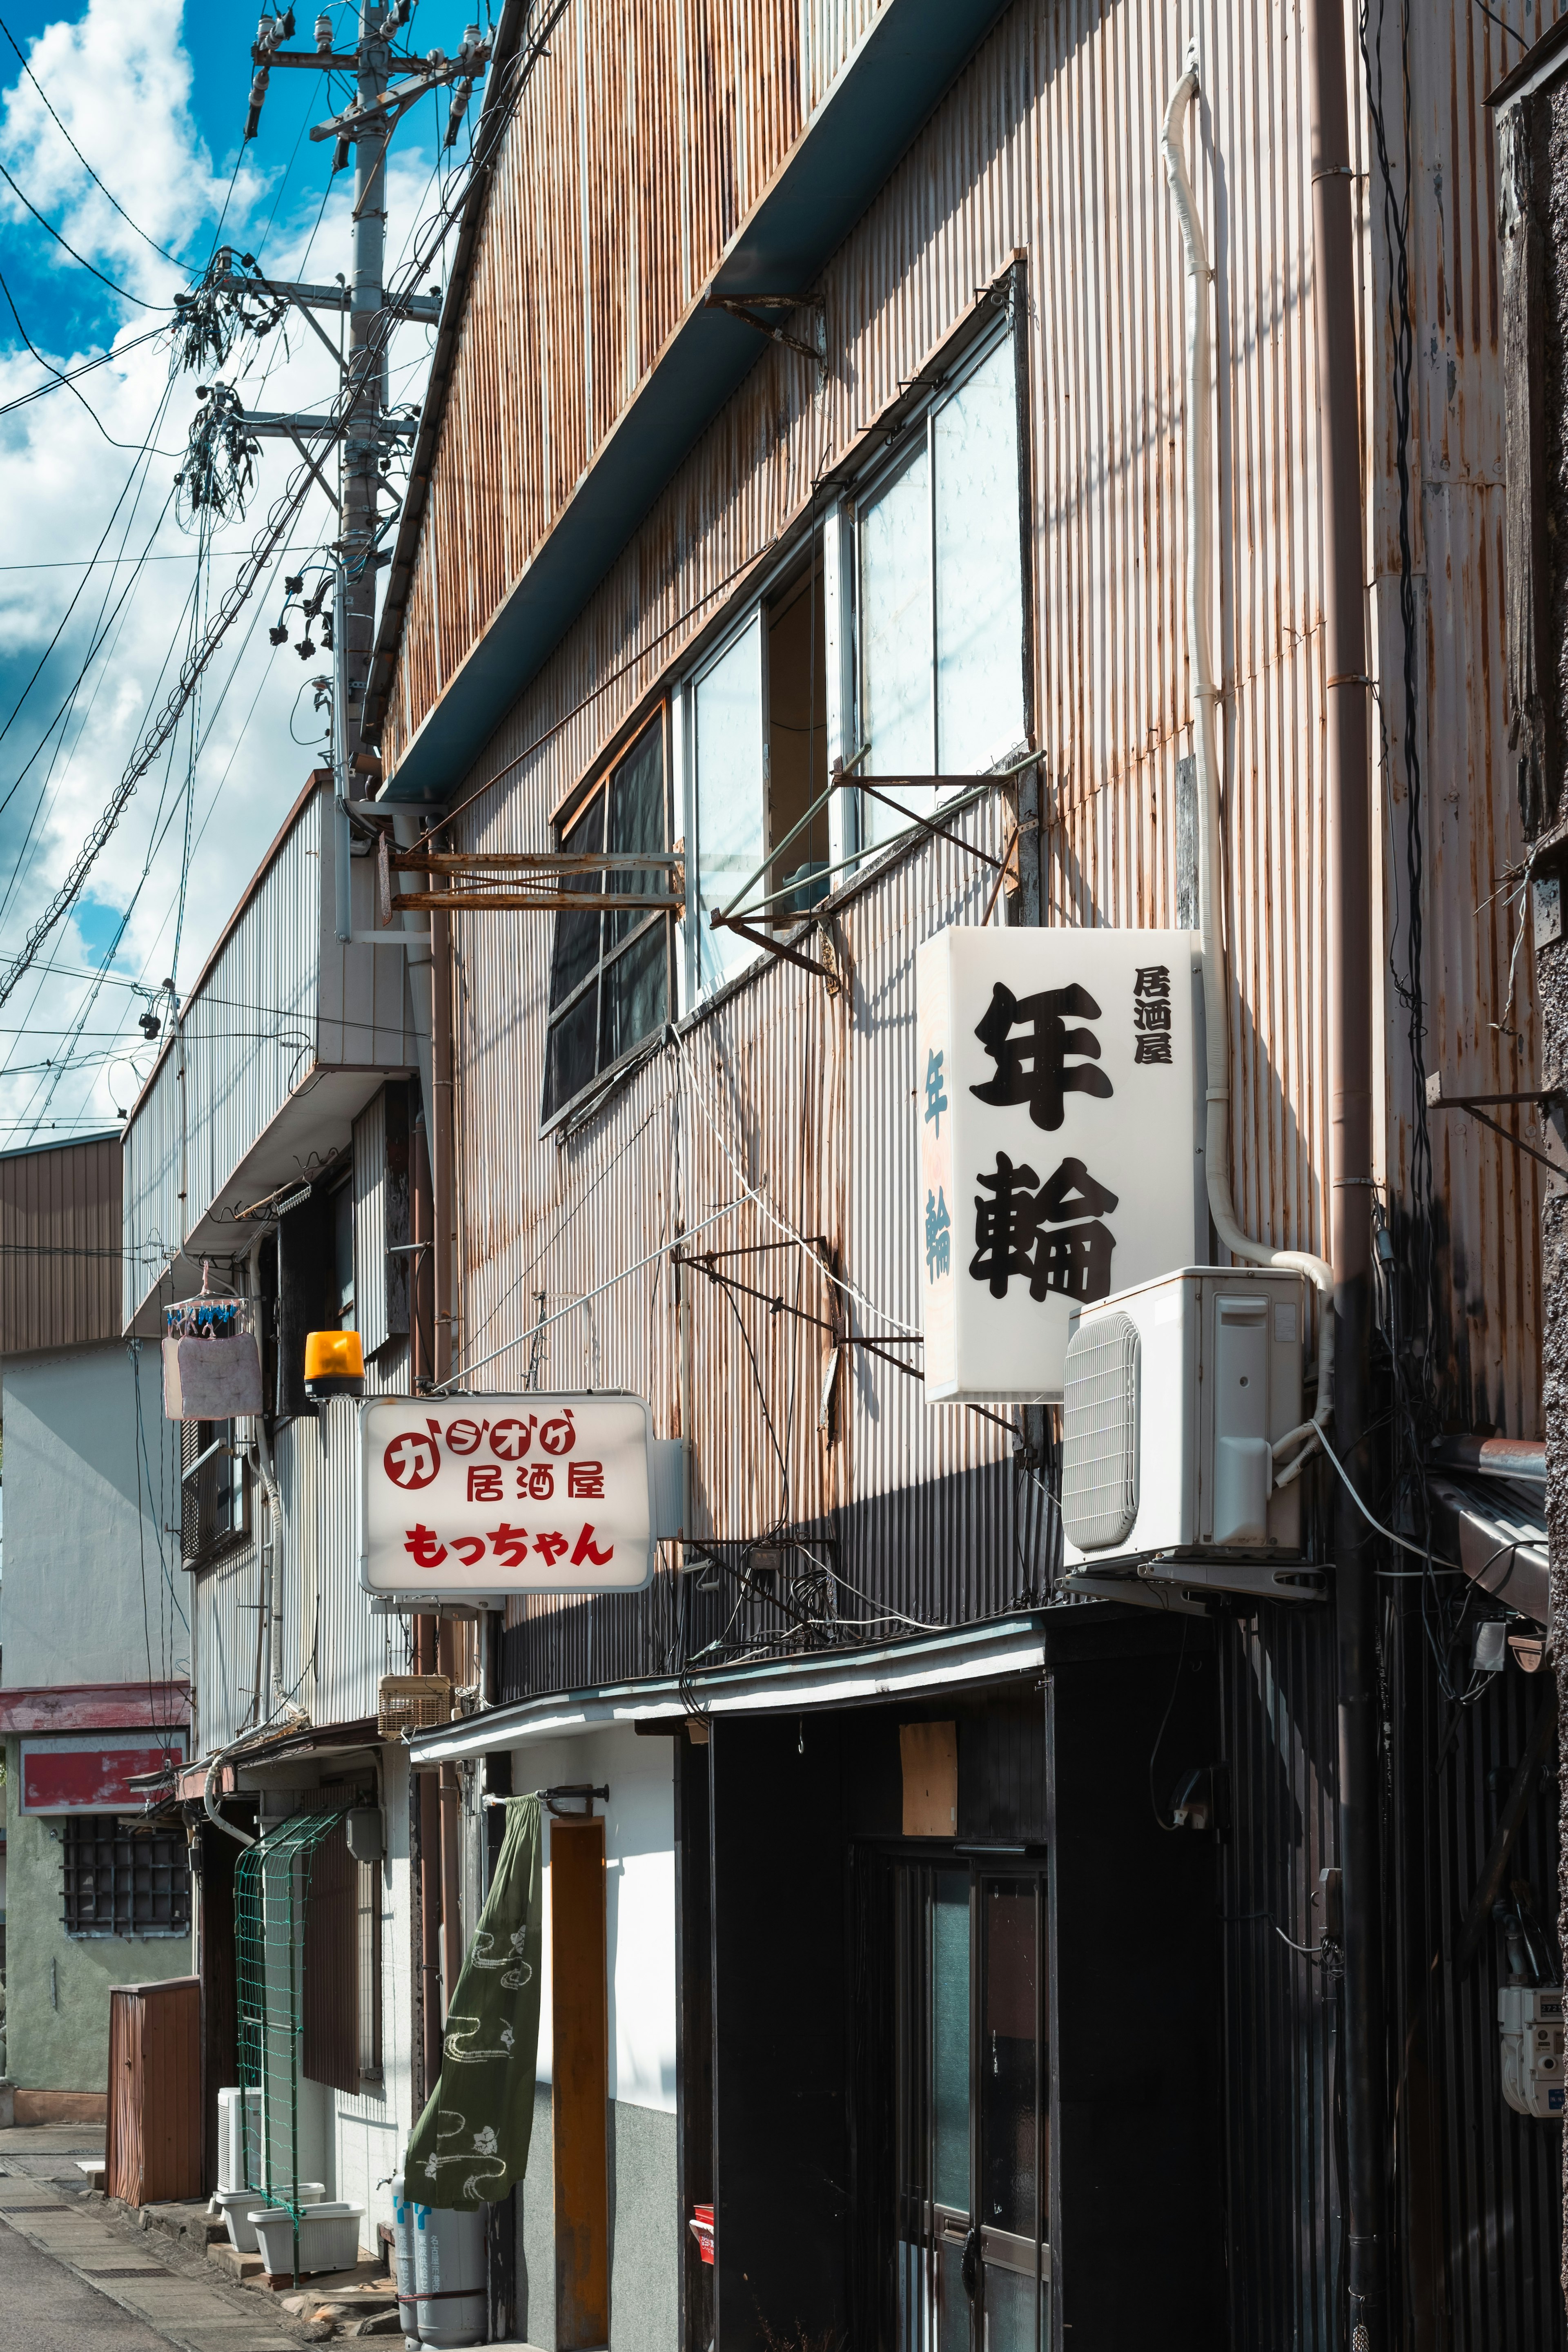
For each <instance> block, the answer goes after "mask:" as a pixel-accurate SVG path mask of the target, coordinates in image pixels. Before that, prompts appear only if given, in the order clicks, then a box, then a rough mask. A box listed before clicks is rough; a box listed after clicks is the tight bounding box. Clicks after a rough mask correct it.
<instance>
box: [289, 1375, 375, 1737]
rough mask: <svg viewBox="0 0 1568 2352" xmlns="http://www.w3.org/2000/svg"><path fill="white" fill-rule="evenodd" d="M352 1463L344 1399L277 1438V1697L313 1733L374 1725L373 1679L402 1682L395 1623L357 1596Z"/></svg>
mask: <svg viewBox="0 0 1568 2352" xmlns="http://www.w3.org/2000/svg"><path fill="white" fill-rule="evenodd" d="M355 1460H356V1452H355V1414H354V1406H353V1403H352V1401H351V1400H350V1399H349V1398H347V1397H339V1398H337V1399H335V1400H334V1401H333V1402H331V1403H329V1404H325V1405H323V1406H322V1407H321V1410H320V1418H319V1420H317V1421H303V1420H302V1421H291V1422H289V1423H287V1426H286V1427H285V1428H283V1429H281V1430H280V1431H279V1432H278V1436H277V1491H278V1496H279V1498H280V1500H281V1502H282V1505H283V1595H284V1600H283V1636H284V1643H283V1659H282V1666H281V1672H282V1680H283V1688H284V1691H285V1693H286V1695H287V1696H288V1697H289V1698H291V1699H293V1700H294V1701H295V1702H296V1704H297V1705H298V1706H302V1707H304V1708H305V1710H306V1712H307V1714H308V1716H309V1717H310V1720H311V1722H312V1723H318V1724H327V1723H356V1722H358V1721H360V1719H361V1717H365V1716H373V1715H374V1713H375V1711H376V1698H377V1692H378V1688H379V1685H380V1682H381V1677H382V1675H384V1674H396V1673H401V1672H402V1670H403V1659H404V1657H405V1654H406V1651H407V1635H406V1633H405V1632H404V1630H403V1624H402V1621H401V1620H400V1619H397V1618H392V1617H372V1616H371V1612H370V1604H369V1601H367V1600H366V1597H365V1595H364V1594H363V1593H362V1592H361V1590H360V1581H359V1576H360V1563H359V1553H358V1549H357V1547H356V1539H355V1533H354V1515H355V1497H356V1494H357V1488H358V1481H357V1476H356V1471H355Z"/></svg>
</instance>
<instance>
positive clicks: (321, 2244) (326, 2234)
mask: <svg viewBox="0 0 1568 2352" xmlns="http://www.w3.org/2000/svg"><path fill="white" fill-rule="evenodd" d="M364 2218H365V2209H364V2207H363V2206H362V2205H339V2204H335V2203H332V2204H322V2205H306V2206H305V2207H304V2208H303V2210H301V2212H300V2216H299V2264H298V2269H299V2276H300V2277H301V2278H303V2277H304V2276H305V2273H307V2271H351V2270H352V2269H353V2267H354V2264H355V2263H357V2262H358V2261H359V2259H360V2223H361V2221H363V2220H364ZM250 2222H251V2227H252V2228H253V2229H254V2230H255V2231H256V2239H257V2242H258V2243H259V2245H260V2248H261V2259H262V2261H263V2262H264V2263H266V2264H267V2271H268V2273H270V2275H271V2276H272V2277H274V2278H277V2277H278V2276H279V2275H280V2274H282V2275H284V2276H289V2275H292V2273H293V2271H294V2268H295V2262H294V2220H293V2216H292V2215H291V2214H290V2213H289V2212H288V2211H287V2209H285V2208H280V2207H278V2206H276V2205H264V2206H262V2207H260V2208H259V2209H257V2208H255V2207H253V2208H252V2210H251V2214H250ZM467 2340H469V2339H467V2338H465V2341H467Z"/></svg>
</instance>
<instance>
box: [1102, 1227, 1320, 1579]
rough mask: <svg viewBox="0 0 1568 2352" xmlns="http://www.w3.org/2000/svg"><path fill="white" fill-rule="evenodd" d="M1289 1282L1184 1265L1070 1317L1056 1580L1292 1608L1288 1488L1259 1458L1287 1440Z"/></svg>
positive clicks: (1258, 1273)
mask: <svg viewBox="0 0 1568 2352" xmlns="http://www.w3.org/2000/svg"><path fill="white" fill-rule="evenodd" d="M1304 1309H1305V1300H1304V1297H1303V1285H1302V1279H1301V1276H1300V1275H1299V1274H1296V1273H1294V1272H1292V1271H1291V1270H1289V1269H1287V1268H1275V1267H1260V1266H1232V1267H1219V1266H1207V1265H1189V1266H1183V1267H1181V1268H1179V1269H1178V1270H1177V1271H1176V1272H1175V1273H1173V1274H1167V1275H1164V1276H1160V1277H1159V1278H1158V1279H1156V1280H1155V1281H1152V1282H1146V1283H1141V1284H1139V1286H1137V1287H1136V1288H1135V1289H1132V1290H1124V1291H1121V1292H1119V1293H1118V1294H1117V1295H1115V1296H1114V1297H1110V1298H1103V1299H1099V1300H1097V1301H1096V1302H1095V1304H1094V1305H1093V1306H1092V1307H1083V1308H1082V1309H1081V1310H1080V1311H1079V1313H1078V1314H1077V1315H1076V1316H1075V1317H1074V1318H1073V1322H1072V1328H1071V1334H1070V1337H1069V1339H1068V1344H1067V1355H1066V1362H1065V1368H1064V1384H1063V1400H1062V1456H1061V1523H1062V1532H1063V1537H1064V1539H1065V1540H1064V1565H1065V1567H1066V1568H1067V1570H1070V1571H1072V1572H1073V1574H1072V1586H1073V1587H1075V1588H1076V1589H1077V1590H1079V1591H1085V1590H1088V1591H1109V1590H1111V1589H1112V1586H1113V1582H1114V1581H1115V1580H1126V1579H1129V1578H1136V1579H1137V1580H1140V1581H1141V1582H1144V1583H1149V1582H1154V1583H1160V1584H1164V1585H1166V1586H1171V1585H1176V1586H1184V1587H1186V1588H1189V1589H1191V1590H1193V1591H1197V1592H1202V1591H1205V1590H1210V1591H1241V1592H1254V1593H1260V1594H1266V1595H1271V1596H1274V1597H1277V1598H1279V1599H1281V1600H1296V1601H1306V1600H1311V1599H1312V1598H1313V1597H1314V1595H1315V1593H1316V1592H1317V1591H1319V1590H1320V1589H1321V1587H1322V1576H1321V1574H1320V1573H1319V1572H1318V1571H1317V1570H1312V1569H1304V1568H1302V1567H1301V1566H1300V1565H1298V1563H1299V1562H1300V1561H1301V1486H1300V1485H1299V1483H1292V1484H1291V1485H1290V1486H1282V1487H1281V1486H1275V1484H1274V1463H1273V1446H1274V1444H1275V1442H1276V1440H1278V1439H1279V1438H1281V1437H1284V1436H1286V1435H1287V1434H1288V1433H1290V1432H1291V1430H1293V1429H1295V1428H1297V1427H1299V1426H1300V1424H1301V1420H1302V1418H1303V1412H1302V1404H1301V1357H1302V1339H1303V1333H1304V1323H1303V1317H1304Z"/></svg>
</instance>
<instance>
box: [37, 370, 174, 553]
mask: <svg viewBox="0 0 1568 2352" xmlns="http://www.w3.org/2000/svg"><path fill="white" fill-rule="evenodd" d="M167 333H168V329H167V328H166V327H148V328H146V329H145V330H144V331H143V332H142V333H141V334H140V335H132V336H131V341H129V342H128V343H116V344H115V345H114V346H113V347H112V349H111V350H110V351H107V352H99V353H98V356H97V357H96V358H95V359H90V360H83V362H82V363H81V365H80V367H76V368H67V370H66V372H65V373H64V374H63V375H59V374H57V375H56V376H55V377H54V378H53V380H52V381H51V382H50V383H36V384H35V385H34V386H33V389H32V391H31V392H19V393H18V394H16V399H15V400H7V401H3V402H0V416H9V415H11V414H12V412H13V410H15V409H18V408H26V406H27V404H28V403H29V401H34V400H42V399H43V397H44V395H45V394H46V393H50V392H57V391H58V390H59V388H60V386H61V384H62V383H75V382H76V380H77V378H78V375H90V374H91V373H92V371H93V369H94V368H100V367H107V366H108V365H109V362H110V360H117V359H120V358H121V357H122V356H123V354H124V353H125V352H134V351H138V350H140V348H141V345H142V344H143V343H151V342H152V341H155V339H156V338H157V337H158V336H159V335H164V334H167ZM14 568H15V567H14V566H12V565H10V564H0V572H4V571H10V570H13V569H14Z"/></svg>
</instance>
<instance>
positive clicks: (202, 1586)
mask: <svg viewBox="0 0 1568 2352" xmlns="http://www.w3.org/2000/svg"><path fill="white" fill-rule="evenodd" d="M186 1590H187V1591H188V1592H189V1594H190V1600H189V1602H188V1604H187V1605H188V1607H189V1609H190V1612H191V1654H192V1662H193V1668H194V1682H195V1696H196V1736H195V1739H194V1741H193V1753H194V1754H196V1755H200V1756H210V1755H212V1754H213V1752H214V1749H216V1748H226V1747H227V1746H228V1744H229V1742H230V1741H231V1740H233V1739H237V1738H238V1737H239V1734H240V1731H241V1729H242V1728H243V1727H245V1726H246V1724H247V1723H249V1722H251V1721H252V1720H253V1717H252V1703H253V1700H254V1697H255V1693H256V1607H257V1602H258V1601H259V1600H260V1597H261V1567H260V1560H259V1556H258V1553H257V1550H256V1546H255V1545H254V1544H253V1545H248V1546H246V1548H245V1549H236V1550H235V1551H233V1552H231V1553H230V1554H229V1555H228V1557H227V1558H226V1559H224V1560H222V1561H220V1562H219V1564H218V1566H217V1567H215V1568H209V1569H204V1570H203V1571H202V1572H201V1574H200V1575H198V1576H193V1577H191V1578H190V1579H189V1580H188V1584H187V1587H186ZM261 1712H262V1715H263V1717H266V1714H267V1694H266V1692H265V1691H264V1692H263V1693H262V1700H261Z"/></svg>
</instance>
